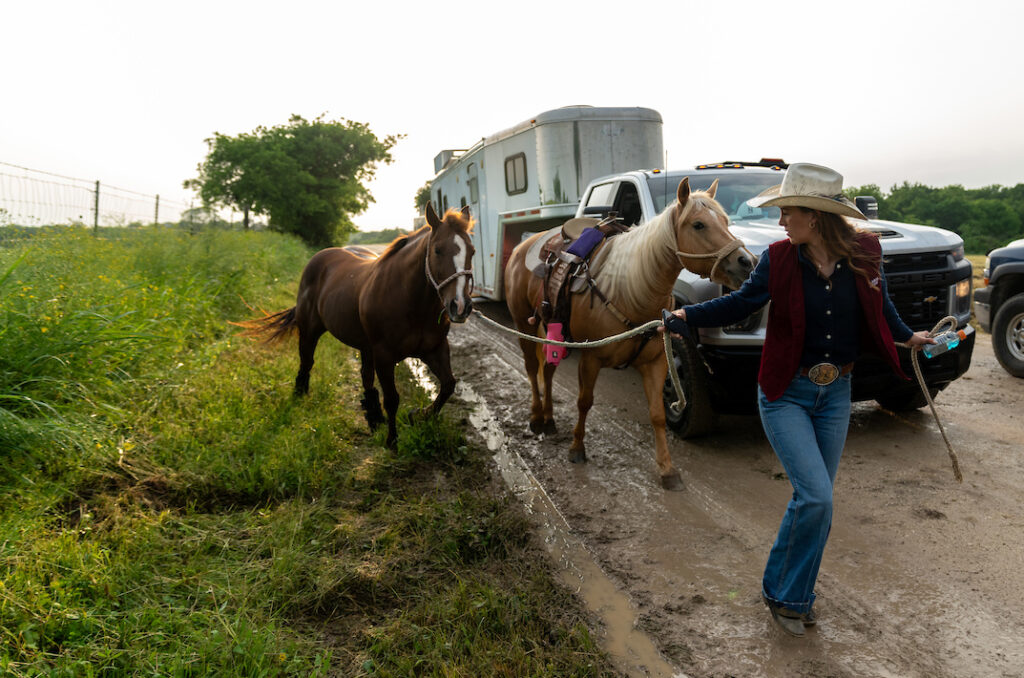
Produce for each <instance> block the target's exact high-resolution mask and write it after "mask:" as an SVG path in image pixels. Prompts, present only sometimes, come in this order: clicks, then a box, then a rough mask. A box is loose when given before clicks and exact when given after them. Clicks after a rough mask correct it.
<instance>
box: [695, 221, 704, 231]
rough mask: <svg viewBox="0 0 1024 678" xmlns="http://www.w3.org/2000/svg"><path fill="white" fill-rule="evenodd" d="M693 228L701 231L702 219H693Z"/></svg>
mask: <svg viewBox="0 0 1024 678" xmlns="http://www.w3.org/2000/svg"><path fill="white" fill-rule="evenodd" d="M693 230H695V231H702V230H704V222H703V221H695V222H693Z"/></svg>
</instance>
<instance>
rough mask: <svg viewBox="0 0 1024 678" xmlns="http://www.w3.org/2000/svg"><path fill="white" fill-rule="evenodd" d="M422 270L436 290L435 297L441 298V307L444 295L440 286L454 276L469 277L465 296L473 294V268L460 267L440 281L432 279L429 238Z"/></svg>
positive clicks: (451, 279)
mask: <svg viewBox="0 0 1024 678" xmlns="http://www.w3.org/2000/svg"><path fill="white" fill-rule="evenodd" d="M423 270H424V271H425V272H426V274H427V280H429V281H430V284H431V285H433V286H434V291H435V292H437V298H438V299H440V300H441V306H442V307H443V306H444V297H442V296H441V288H442V287H444V286H445V285H447V284H448V283H450V282H451V281H453V280H455V279H456V278H459V277H462V276H466V277H467V278H469V281H468V284H467V290H466V296H467V297H471V296H473V269H471V268H460V269H459V270H457V271H455V273H452V274H451V275H450V276H448V277H447V278H445V279H444V280H442V281H441V282H437V281H436V280H434V276H433V275H432V274H431V272H430V241H429V240H428V241H427V254H426V256H425V257H424V258H423Z"/></svg>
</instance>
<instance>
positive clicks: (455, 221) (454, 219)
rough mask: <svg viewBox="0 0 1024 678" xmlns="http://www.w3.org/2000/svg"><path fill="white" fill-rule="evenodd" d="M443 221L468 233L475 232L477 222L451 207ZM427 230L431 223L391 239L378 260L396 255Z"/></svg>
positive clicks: (428, 230)
mask: <svg viewBox="0 0 1024 678" xmlns="http://www.w3.org/2000/svg"><path fill="white" fill-rule="evenodd" d="M441 221H446V222H448V225H449V226H453V227H455V228H457V229H459V230H461V231H463V232H464V233H466V234H467V235H468V234H469V233H472V232H473V225H474V223H475V222H474V221H473V218H472V217H470V218H468V219H467V218H464V217H463V216H462V212H461V211H459V210H457V209H453V208H450V207H449V208H448V211H446V212H445V213H444V218H443V219H442V220H441ZM425 232H426V233H429V232H430V225H429V224H427V225H425V226H420V227H419V228H417V229H416V230H415V231H413V232H412V233H407V234H406V235H400V236H398V237H397V238H395V239H394V240H392V241H391V244H390V245H388V247H387V249H386V250H384V252H383V253H382V254H381V255H380V258H378V259H377V261H384V260H385V259H389V258H391V257H393V256H394V255H395V253H397V252H398V251H399V250H401V249H402V248H403V247H405V246H406V245H408V244H409V243H410V242H412V241H413V240H416V239H417V238H419V237H420V236H421V235H423V234H424V233H425Z"/></svg>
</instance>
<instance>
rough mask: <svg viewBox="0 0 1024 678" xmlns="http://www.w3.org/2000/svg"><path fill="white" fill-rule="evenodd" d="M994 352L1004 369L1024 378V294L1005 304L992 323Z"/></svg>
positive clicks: (1008, 300) (1010, 299)
mask: <svg viewBox="0 0 1024 678" xmlns="http://www.w3.org/2000/svg"><path fill="white" fill-rule="evenodd" d="M992 350H993V351H995V354H996V360H998V361H999V364H1000V365H1002V366H1003V369H1004V370H1006V371H1007V372H1009V373H1010V374H1012V375H1013V376H1015V377H1024V294H1018V295H1017V296H1015V297H1010V298H1009V299H1007V300H1006V301H1004V302H1003V304H1002V306H1000V307H999V310H998V311H997V312H996V317H995V319H994V320H993V321H992Z"/></svg>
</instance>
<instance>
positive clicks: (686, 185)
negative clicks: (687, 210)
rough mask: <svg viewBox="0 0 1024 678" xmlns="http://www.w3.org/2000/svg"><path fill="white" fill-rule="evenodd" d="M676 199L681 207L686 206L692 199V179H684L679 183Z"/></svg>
mask: <svg viewBox="0 0 1024 678" xmlns="http://www.w3.org/2000/svg"><path fill="white" fill-rule="evenodd" d="M676 199H677V200H678V201H679V204H680V205H685V204H686V201H687V200H689V199H690V177H683V180H682V181H680V182H679V188H677V189H676Z"/></svg>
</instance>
